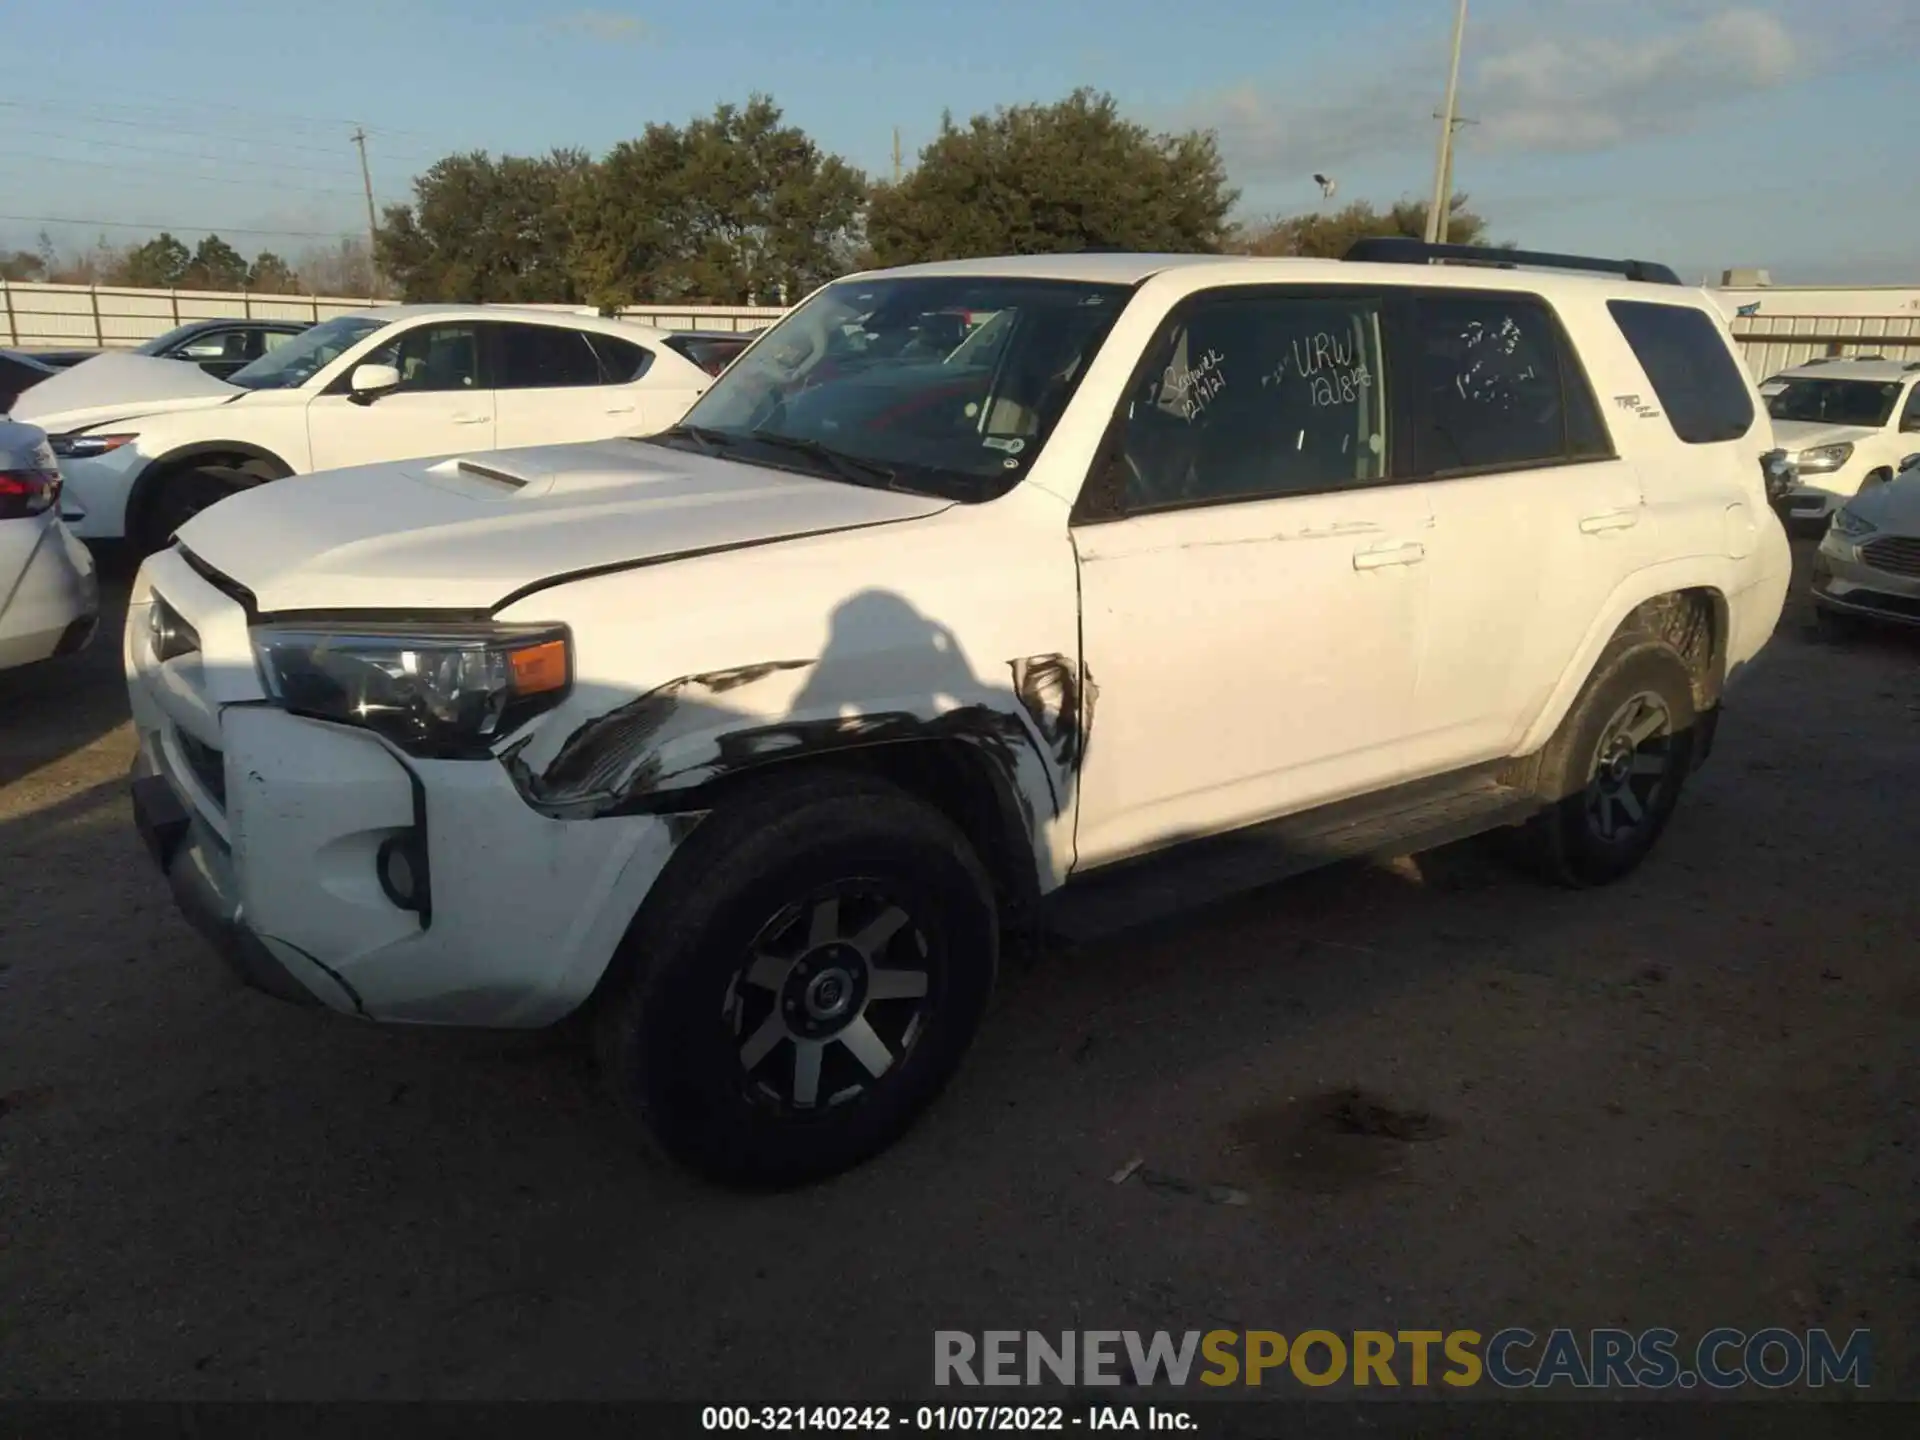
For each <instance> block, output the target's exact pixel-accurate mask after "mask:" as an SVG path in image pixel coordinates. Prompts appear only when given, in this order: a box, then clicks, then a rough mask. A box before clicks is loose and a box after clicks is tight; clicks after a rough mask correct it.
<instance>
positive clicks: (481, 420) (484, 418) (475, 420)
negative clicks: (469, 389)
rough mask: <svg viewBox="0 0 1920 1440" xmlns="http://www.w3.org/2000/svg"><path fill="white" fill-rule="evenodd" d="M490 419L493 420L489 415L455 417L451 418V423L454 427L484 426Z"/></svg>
mask: <svg viewBox="0 0 1920 1440" xmlns="http://www.w3.org/2000/svg"><path fill="white" fill-rule="evenodd" d="M491 419H493V417H492V416H491V415H456V416H454V417H453V423H454V424H456V425H484V424H486V423H487V422H488V421H489V420H491Z"/></svg>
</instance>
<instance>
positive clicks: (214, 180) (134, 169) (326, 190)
mask: <svg viewBox="0 0 1920 1440" xmlns="http://www.w3.org/2000/svg"><path fill="white" fill-rule="evenodd" d="M4 153H5V158H7V159H9V160H36V161H39V162H41V163H43V164H48V165H84V166H85V167H87V168H88V169H89V170H117V171H119V172H120V173H122V174H127V175H144V176H147V177H148V178H150V179H156V180H158V179H166V178H167V177H163V176H156V175H154V173H153V170H152V167H150V166H141V165H116V164H114V163H113V162H112V161H111V160H75V159H74V158H73V157H71V156H68V155H36V154H34V153H32V152H31V151H27V150H8V151H6V152H4ZM193 179H194V180H195V181H197V182H205V183H207V184H211V185H245V186H247V187H248V188H250V189H254V190H285V191H291V192H295V193H297V194H301V195H353V196H358V195H359V193H360V192H359V191H358V190H345V189H336V188H334V187H332V186H327V185H276V184H275V183H274V182H273V181H271V180H250V179H247V178H246V177H244V176H239V175H195V176H194V177H193ZM170 183H178V181H177V180H174V181H171V182H170Z"/></svg>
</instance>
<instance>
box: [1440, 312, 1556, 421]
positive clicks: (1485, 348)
mask: <svg viewBox="0 0 1920 1440" xmlns="http://www.w3.org/2000/svg"><path fill="white" fill-rule="evenodd" d="M1525 343H1526V337H1525V336H1524V335H1522V334H1521V332H1520V326H1519V324H1518V323H1517V322H1516V321H1515V320H1514V318H1513V317H1512V316H1511V315H1509V316H1507V317H1506V318H1505V319H1503V320H1502V321H1501V322H1500V323H1499V324H1498V325H1491V326H1490V325H1487V324H1485V323H1483V322H1482V321H1479V320H1470V321H1468V322H1467V326H1466V328H1465V329H1464V330H1462V331H1461V332H1460V344H1461V346H1462V347H1463V349H1464V351H1465V355H1464V356H1463V363H1462V365H1461V367H1460V370H1459V373H1457V374H1456V375H1455V376H1454V377H1453V384H1454V388H1455V389H1457V390H1458V391H1459V392H1460V398H1461V399H1462V400H1471V401H1475V402H1478V403H1480V404H1483V405H1486V404H1497V405H1499V406H1501V407H1502V408H1504V409H1512V408H1513V404H1514V401H1515V399H1516V395H1515V387H1517V386H1520V385H1524V384H1526V383H1527V382H1529V381H1531V380H1534V379H1537V378H1538V376H1539V371H1538V370H1536V369H1535V367H1534V366H1533V365H1532V364H1531V363H1529V364H1527V365H1525V366H1524V368H1520V369H1518V370H1516V368H1515V367H1516V366H1519V365H1520V361H1521V355H1520V347H1521V346H1522V345H1524V344H1525ZM1469 361H1470V362H1471V363H1466V362H1469Z"/></svg>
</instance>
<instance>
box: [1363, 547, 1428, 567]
mask: <svg viewBox="0 0 1920 1440" xmlns="http://www.w3.org/2000/svg"><path fill="white" fill-rule="evenodd" d="M1426 558H1427V547H1426V546H1424V545H1422V544H1420V543H1419V542H1418V541H1414V540H1409V541H1407V542H1405V543H1404V544H1400V545H1381V546H1378V547H1376V548H1375V549H1372V550H1356V551H1354V552H1353V568H1354V569H1356V570H1384V569H1386V568H1387V567H1388V566H1390V565H1418V564H1419V563H1420V562H1421V561H1422V560H1424V559H1426Z"/></svg>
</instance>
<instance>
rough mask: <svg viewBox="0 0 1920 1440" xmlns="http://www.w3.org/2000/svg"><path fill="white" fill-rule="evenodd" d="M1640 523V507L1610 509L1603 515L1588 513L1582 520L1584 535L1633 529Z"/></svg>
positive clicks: (1581, 530) (1581, 525)
mask: <svg viewBox="0 0 1920 1440" xmlns="http://www.w3.org/2000/svg"><path fill="white" fill-rule="evenodd" d="M1639 523H1640V508H1639V507H1638V506H1635V507H1634V508H1633V509H1631V510H1609V511H1607V512H1606V513H1605V514H1602V515H1588V516H1586V517H1584V518H1583V519H1582V520H1581V521H1580V533H1581V534H1582V535H1601V534H1605V533H1606V532H1607V531H1609V530H1631V529H1632V528H1633V527H1634V526H1636V525H1638V524H1639Z"/></svg>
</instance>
